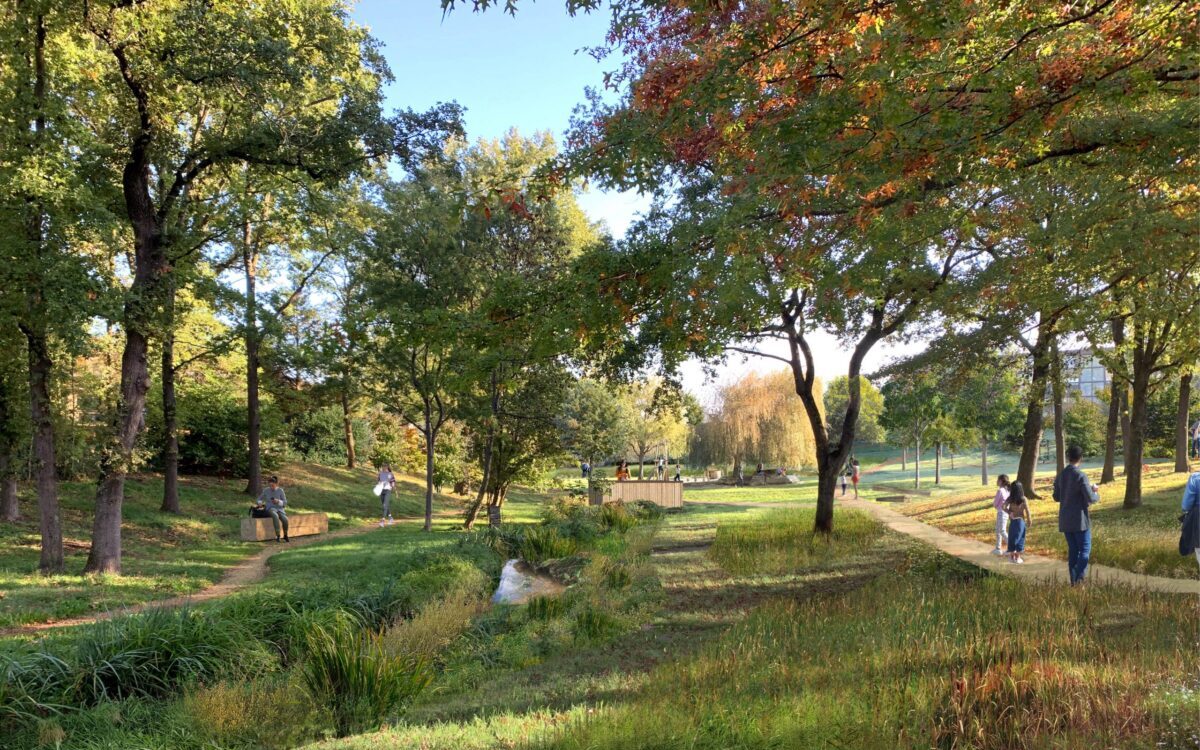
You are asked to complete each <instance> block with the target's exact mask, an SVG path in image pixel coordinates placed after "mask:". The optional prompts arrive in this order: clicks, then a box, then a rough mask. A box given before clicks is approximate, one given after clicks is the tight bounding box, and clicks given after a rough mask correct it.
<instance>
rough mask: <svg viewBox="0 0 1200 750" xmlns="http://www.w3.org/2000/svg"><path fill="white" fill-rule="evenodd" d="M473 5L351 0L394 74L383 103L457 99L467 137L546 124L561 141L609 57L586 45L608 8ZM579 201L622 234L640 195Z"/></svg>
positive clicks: (598, 36) (555, 0)
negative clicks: (512, 9) (571, 10)
mask: <svg viewBox="0 0 1200 750" xmlns="http://www.w3.org/2000/svg"><path fill="white" fill-rule="evenodd" d="M462 5H464V4H463V3H460V6H462ZM470 5H471V3H470V0H466V2H465V7H459V9H458V10H455V11H454V12H452V13H450V14H448V15H446V16H445V18H443V17H442V11H441V7H440V3H439V2H438V0H361V1H360V2H359V3H358V5H357V6H356V7H355V9H354V12H353V16H354V19H355V21H357V22H358V23H359V24H361V25H363V26H366V27H368V28H370V30H371V33H372V35H373V36H374V37H375V38H376V39H378V40H379V41H381V42H382V43H383V45H384V49H383V52H384V55H385V56H386V58H387V60H388V63H389V65H390V66H391V68H392V73H393V75H394V76H395V79H396V80H395V81H394V82H393V83H392V84H391V85H390V86H389V87H388V90H387V104H388V107H389V109H394V108H404V107H412V108H414V109H426V108H428V107H430V106H432V105H434V104H436V103H437V102H443V101H457V102H458V103H459V104H461V105H463V106H464V107H465V108H466V110H467V112H466V126H467V134H468V136H469V137H470V138H471V139H472V140H474V139H476V138H496V137H498V136H501V135H503V134H504V133H505V132H506V131H507V130H508V129H509V128H512V127H516V128H517V129H518V130H520V131H521V132H523V133H533V132H534V131H537V130H549V131H550V132H552V133H553V134H554V137H555V138H556V139H557V140H558V142H559V144H560V145H562V143H563V141H564V135H565V133H566V130H567V127H568V125H569V123H570V117H571V111H572V110H573V109H574V108H575V106H576V105H577V104H578V103H580V102H582V101H583V99H584V88H585V87H587V86H594V87H599V86H600V84H601V81H602V77H603V75H604V72H605V71H606V70H608V67H607V66H609V65H611V64H612V63H611V62H607V61H606V62H603V63H601V62H597V61H596V60H595V59H593V58H592V57H591V56H590V55H588V54H587V52H586V51H584V48H585V47H593V46H599V45H602V44H603V42H604V35H605V32H606V31H607V30H608V14H607V13H606V12H601V13H592V14H583V13H581V14H579V15H576V16H575V17H571V16H570V15H568V14H567V11H566V8H565V3H564V2H562V0H539V2H531V0H524V1H523V2H522V3H521V7H520V10H519V12H518V13H517V14H516V16H515V17H514V16H510V15H507V14H505V13H503V12H501V11H500V10H497V9H495V8H493V9H491V10H489V11H487V12H486V13H473V12H471V10H470ZM580 203H581V205H582V206H583V209H584V210H585V211H586V212H587V213H588V214H589V215H590V216H591V217H592V218H593V219H597V220H601V221H604V222H605V223H606V224H607V225H608V227H609V229H610V230H611V231H612V232H613V233H614V234H616V235H618V236H620V235H622V234H624V231H625V228H626V226H627V225H628V223H629V221H630V219H631V218H632V217H633V215H634V214H635V213H636V212H637V211H638V210H640V208H641V207H642V206H644V205H645V203H646V201H645V200H644V199H641V198H639V197H638V196H637V195H632V194H609V193H601V192H599V191H595V190H593V191H589V192H588V193H586V194H584V195H582V196H580Z"/></svg>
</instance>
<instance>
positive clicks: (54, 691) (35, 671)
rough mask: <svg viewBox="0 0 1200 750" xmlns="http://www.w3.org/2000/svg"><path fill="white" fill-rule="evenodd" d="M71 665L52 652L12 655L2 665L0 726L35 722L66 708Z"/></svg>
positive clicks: (0, 667) (0, 676)
mask: <svg viewBox="0 0 1200 750" xmlns="http://www.w3.org/2000/svg"><path fill="white" fill-rule="evenodd" d="M70 681H71V667H70V665H69V664H67V663H66V662H64V661H62V660H61V659H58V658H57V657H54V656H52V655H50V654H48V653H44V652H38V653H33V654H25V655H22V656H19V657H10V658H8V659H7V660H6V661H4V662H3V663H2V664H0V727H2V726H16V725H23V724H32V723H34V722H36V721H37V720H38V718H39V717H41V716H44V715H46V714H52V713H58V712H59V711H61V710H63V709H65V708H66V706H65V705H63V698H64V695H65V693H66V691H67V688H68V686H69V685H70Z"/></svg>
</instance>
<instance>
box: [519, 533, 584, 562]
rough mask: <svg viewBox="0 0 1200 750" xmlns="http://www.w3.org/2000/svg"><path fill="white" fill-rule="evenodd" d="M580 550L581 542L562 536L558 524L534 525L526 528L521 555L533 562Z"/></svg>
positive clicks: (565, 555) (567, 555)
mask: <svg viewBox="0 0 1200 750" xmlns="http://www.w3.org/2000/svg"><path fill="white" fill-rule="evenodd" d="M578 550H579V543H578V542H577V541H576V540H574V539H571V538H569V537H564V536H562V535H561V534H560V533H559V531H558V527H557V526H533V527H531V528H528V529H526V530H525V538H524V539H522V540H521V547H520V553H521V554H520V556H521V558H522V559H523V560H526V561H528V562H531V563H538V562H542V561H543V560H554V559H558V558H560V557H569V556H571V555H573V554H575V553H576V552H577V551H578Z"/></svg>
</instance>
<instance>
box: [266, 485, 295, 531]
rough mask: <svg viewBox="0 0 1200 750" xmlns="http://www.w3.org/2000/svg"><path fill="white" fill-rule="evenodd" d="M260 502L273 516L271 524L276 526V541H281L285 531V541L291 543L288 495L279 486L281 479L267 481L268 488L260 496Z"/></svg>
mask: <svg viewBox="0 0 1200 750" xmlns="http://www.w3.org/2000/svg"><path fill="white" fill-rule="evenodd" d="M258 501H259V502H260V503H262V504H263V505H265V506H266V508H267V513H270V514H271V524H272V525H274V526H275V541H276V542H278V541H279V532H280V530H282V531H283V541H285V542H290V541H292V540H291V539H288V517H287V511H286V510H285V508H287V495H286V494H285V493H284V491H283V488H282V487H280V486H279V477H271V478H270V479H268V480H267V486H266V487H264V488H263V491H262V494H260V495H259V496H258Z"/></svg>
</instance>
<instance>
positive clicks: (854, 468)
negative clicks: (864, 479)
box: [850, 458, 859, 500]
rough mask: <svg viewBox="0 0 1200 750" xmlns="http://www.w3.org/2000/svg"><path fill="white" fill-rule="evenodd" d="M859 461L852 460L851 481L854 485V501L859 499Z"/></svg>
mask: <svg viewBox="0 0 1200 750" xmlns="http://www.w3.org/2000/svg"><path fill="white" fill-rule="evenodd" d="M858 476H859V473H858V459H857V458H852V459H850V481H851V482H853V483H854V499H855V500H857V499H858Z"/></svg>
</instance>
